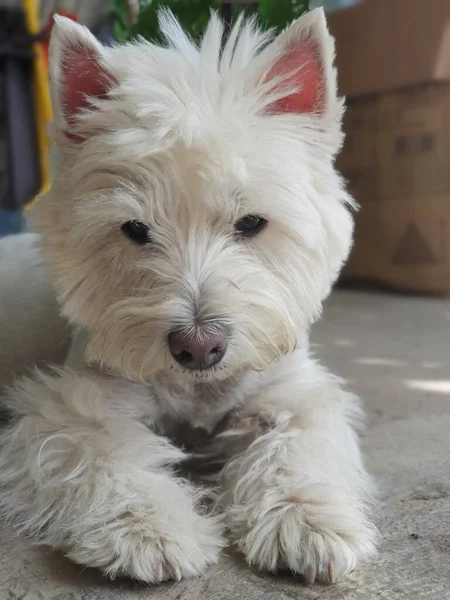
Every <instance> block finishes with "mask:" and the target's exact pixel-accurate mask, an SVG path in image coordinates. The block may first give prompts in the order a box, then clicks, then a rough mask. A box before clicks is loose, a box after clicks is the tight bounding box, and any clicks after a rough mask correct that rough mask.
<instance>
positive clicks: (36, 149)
mask: <svg viewBox="0 0 450 600" xmlns="http://www.w3.org/2000/svg"><path fill="white" fill-rule="evenodd" d="M161 5H166V6H169V7H170V8H171V9H172V10H173V11H174V12H175V13H176V14H177V16H178V17H179V19H180V20H181V22H182V24H183V26H184V27H185V28H186V29H187V30H189V31H190V32H191V33H192V35H193V36H197V35H199V34H201V32H202V30H203V28H204V27H205V24H206V22H207V20H208V15H209V11H210V9H211V8H214V9H216V10H218V11H220V12H221V13H222V15H223V16H224V18H225V19H226V20H227V21H229V22H232V21H233V19H234V18H235V17H236V15H237V13H238V12H239V11H242V10H245V11H247V12H248V13H250V12H257V13H258V14H259V15H260V18H261V21H262V23H263V24H264V25H267V26H270V27H275V28H277V29H282V28H283V27H285V26H286V24H287V23H288V22H289V21H291V20H292V19H294V18H296V17H298V16H300V15H301V14H302V12H303V11H305V10H307V9H308V8H309V9H311V8H316V7H317V6H324V8H325V10H326V11H327V13H328V19H329V25H330V29H331V31H332V33H333V35H334V36H335V38H336V50H337V66H338V72H339V85H340V91H341V93H342V94H344V95H345V96H346V102H347V112H346V117H345V124H344V128H345V132H346V142H345V145H344V148H343V151H342V152H341V154H340V156H339V157H338V168H339V170H340V171H341V172H342V174H343V176H344V177H345V178H346V179H347V181H348V185H349V187H350V189H351V191H352V193H353V195H354V196H355V198H356V200H357V201H358V202H359V204H360V207H361V208H360V210H359V211H358V212H357V213H356V215H355V218H356V234H355V246H354V250H353V252H352V255H351V257H350V260H349V263H348V265H347V267H346V269H345V270H344V272H343V275H342V279H341V283H345V282H349V283H350V284H351V285H354V284H355V283H359V282H362V283H364V284H366V283H367V282H370V283H372V284H373V283H375V284H377V285H381V286H387V287H389V288H392V289H397V290H400V291H406V292H419V293H425V294H430V295H440V296H443V295H444V296H445V295H448V294H449V292H450V277H449V266H450V248H449V242H448V239H449V231H448V216H449V215H450V1H449V0H429V1H428V2H424V1H423V0H322V1H320V0H310V1H309V2H308V1H307V0H260V1H259V2H255V1H253V0H241V1H240V2H220V1H219V0H141V1H139V0H41V1H40V2H39V1H36V0H35V1H33V0H23V1H20V0H9V1H7V0H0V236H5V235H10V234H13V233H17V232H19V231H22V230H23V229H24V228H25V227H26V214H27V207H28V206H29V205H30V203H31V202H32V201H33V200H34V198H35V197H36V195H38V194H39V193H41V192H43V191H45V190H46V189H47V188H48V186H49V185H50V182H49V175H48V162H47V151H48V142H47V137H46V127H47V124H48V122H49V121H50V120H51V107H50V101H49V93H48V71H47V66H48V62H47V61H48V37H49V34H50V31H51V28H52V22H53V15H54V14H55V13H57V12H58V13H60V14H64V15H66V16H68V17H69V18H72V19H74V20H76V21H78V22H80V23H82V24H84V25H87V26H88V27H89V28H90V29H91V30H92V31H93V32H94V34H95V35H96V36H97V37H98V38H99V39H100V40H101V41H102V42H103V43H105V44H111V43H114V42H116V41H121V40H127V39H130V38H132V37H134V36H136V35H138V34H139V35H143V36H144V37H147V38H149V39H152V38H154V37H156V36H157V29H156V12H157V9H158V7H159V6H161Z"/></svg>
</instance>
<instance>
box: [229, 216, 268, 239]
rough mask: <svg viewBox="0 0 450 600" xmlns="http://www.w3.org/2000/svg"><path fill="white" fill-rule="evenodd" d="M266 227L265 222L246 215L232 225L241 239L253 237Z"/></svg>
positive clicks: (260, 218) (259, 218)
mask: <svg viewBox="0 0 450 600" xmlns="http://www.w3.org/2000/svg"><path fill="white" fill-rule="evenodd" d="M266 225H267V221H266V220H265V219H263V218H262V217H256V216H255V215H246V216H245V217H243V218H242V219H241V220H240V221H238V222H237V223H235V224H234V229H235V231H236V232H237V233H238V234H239V235H240V236H241V237H253V236H254V235H256V234H257V233H259V232H260V231H261V230H262V229H264V227H265V226H266Z"/></svg>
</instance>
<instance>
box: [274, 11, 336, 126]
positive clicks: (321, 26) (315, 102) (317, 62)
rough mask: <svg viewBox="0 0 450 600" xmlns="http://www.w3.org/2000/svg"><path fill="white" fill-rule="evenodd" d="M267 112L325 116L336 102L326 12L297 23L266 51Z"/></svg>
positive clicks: (332, 42)
mask: <svg viewBox="0 0 450 600" xmlns="http://www.w3.org/2000/svg"><path fill="white" fill-rule="evenodd" d="M264 54H266V57H265V58H266V61H265V68H266V73H265V75H264V78H263V82H264V88H265V89H266V90H267V92H268V96H267V99H268V100H269V104H268V106H267V110H268V111H269V112H270V113H271V114H273V113H298V114H317V115H325V114H327V113H329V111H330V109H332V108H333V106H335V104H336V101H337V90H336V70H335V69H334V67H333V61H334V40H333V38H332V36H331V35H330V34H329V32H328V28H327V23H326V19H325V14H324V12H323V9H321V8H318V9H316V10H313V11H311V12H309V13H306V14H305V15H304V16H302V17H300V18H299V19H297V20H296V21H294V22H293V23H292V24H291V25H290V26H289V27H288V28H287V29H286V30H285V31H283V32H282V33H281V34H280V35H279V36H278V37H277V38H276V39H275V41H274V42H272V44H270V46H268V47H267V48H266V50H265V51H264V52H263V55H264Z"/></svg>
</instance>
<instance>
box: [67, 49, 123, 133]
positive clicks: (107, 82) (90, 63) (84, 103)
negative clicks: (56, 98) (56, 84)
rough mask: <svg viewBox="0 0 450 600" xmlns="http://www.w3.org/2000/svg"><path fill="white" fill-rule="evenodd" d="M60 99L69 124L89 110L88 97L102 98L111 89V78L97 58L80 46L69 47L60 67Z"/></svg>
mask: <svg viewBox="0 0 450 600" xmlns="http://www.w3.org/2000/svg"><path fill="white" fill-rule="evenodd" d="M62 81H63V83H62V89H61V99H62V105H63V108H64V112H65V114H66V117H67V119H68V121H69V123H70V122H71V121H72V122H73V120H74V118H75V117H76V115H77V113H79V112H80V110H82V109H84V108H89V106H90V102H89V99H88V98H89V97H93V98H104V97H105V96H106V94H107V92H108V90H109V89H110V88H111V84H112V79H111V76H110V75H108V73H107V72H106V71H105V69H104V68H103V67H102V66H101V65H100V64H99V63H98V61H97V57H96V56H95V55H94V53H93V52H91V51H90V50H89V49H88V48H86V47H85V46H84V45H82V44H77V45H74V46H73V47H71V48H70V49H69V50H68V52H67V54H66V56H65V60H64V62H63V65H62Z"/></svg>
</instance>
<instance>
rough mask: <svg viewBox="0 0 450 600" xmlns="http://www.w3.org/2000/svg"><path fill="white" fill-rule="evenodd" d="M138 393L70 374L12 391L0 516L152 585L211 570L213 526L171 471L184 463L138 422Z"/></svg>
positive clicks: (216, 537) (216, 539)
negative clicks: (173, 467) (179, 462)
mask: <svg viewBox="0 0 450 600" xmlns="http://www.w3.org/2000/svg"><path fill="white" fill-rule="evenodd" d="M146 392H147V390H146V388H144V387H143V386H135V385H132V384H129V383H126V382H119V381H117V382H115V381H108V380H103V379H100V378H92V377H90V376H85V375H83V376H81V375H76V374H74V373H72V372H70V371H68V370H65V371H63V372H61V373H60V374H57V375H55V376H44V375H40V376H39V375H38V376H36V377H35V378H34V379H24V380H22V381H20V382H19V383H17V384H16V386H15V388H13V389H11V390H10V392H9V394H8V397H7V400H6V404H7V406H8V408H9V410H10V412H11V413H12V417H11V421H10V424H9V425H8V426H7V428H6V429H4V430H3V431H2V432H1V435H0V510H1V516H2V517H3V518H6V519H7V520H9V521H10V522H12V524H13V525H15V526H16V527H17V529H18V530H19V531H22V532H24V533H25V534H27V535H28V536H30V537H31V538H32V539H33V540H34V541H35V542H37V543H41V544H45V545H48V546H50V547H53V548H57V549H60V550H62V551H64V552H65V553H66V554H67V555H68V556H69V557H70V558H72V559H73V560H74V561H76V562H78V563H81V564H83V565H87V566H90V567H98V568H100V569H102V570H103V571H104V572H105V573H106V574H108V575H110V576H116V575H126V576H131V577H135V578H138V579H141V580H145V581H148V582H158V581H161V580H163V579H172V578H174V579H180V578H181V577H187V576H190V575H195V574H198V573H200V572H201V571H203V570H204V569H205V567H206V566H207V565H208V564H209V563H213V562H216V560H217V558H218V555H219V551H220V548H221V546H222V539H221V535H220V526H219V524H218V522H217V521H216V520H215V519H214V518H212V517H207V516H204V515H202V514H200V513H199V512H198V508H197V504H198V500H199V497H200V492H199V491H198V490H196V489H195V488H194V487H193V486H192V485H190V484H189V483H188V482H187V481H183V480H180V479H177V478H175V476H174V475H173V474H172V473H171V471H170V465H171V464H173V463H175V462H178V461H180V460H182V459H183V457H184V454H183V453H182V452H181V451H180V450H178V449H176V448H175V447H173V446H172V445H171V444H170V443H169V441H168V440H166V439H165V438H163V437H160V436H157V435H155V434H154V433H152V432H151V431H149V430H148V429H147V428H146V427H145V426H144V425H143V424H142V423H140V421H139V416H140V415H139V413H140V410H141V409H142V406H143V405H145V402H147V404H148V403H149V402H150V399H149V398H148V395H147V394H148V392H147V393H146Z"/></svg>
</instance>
